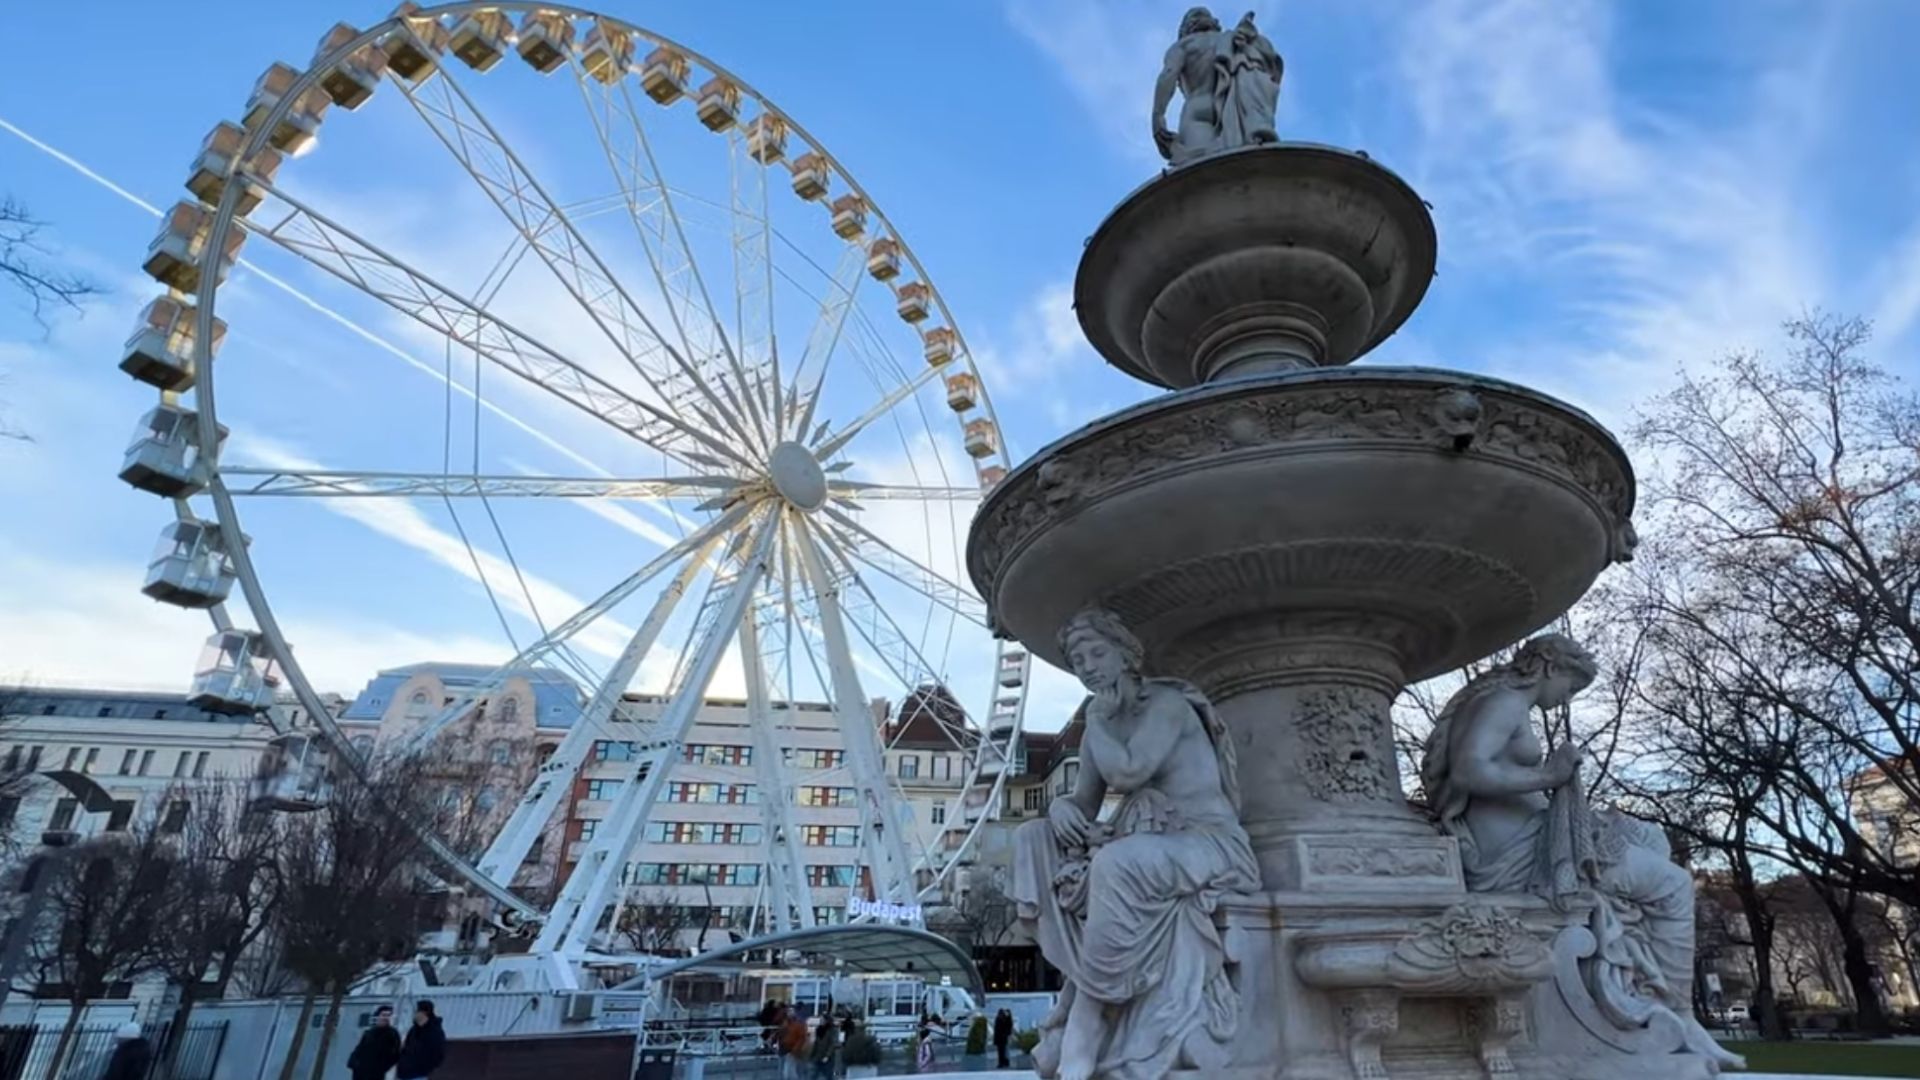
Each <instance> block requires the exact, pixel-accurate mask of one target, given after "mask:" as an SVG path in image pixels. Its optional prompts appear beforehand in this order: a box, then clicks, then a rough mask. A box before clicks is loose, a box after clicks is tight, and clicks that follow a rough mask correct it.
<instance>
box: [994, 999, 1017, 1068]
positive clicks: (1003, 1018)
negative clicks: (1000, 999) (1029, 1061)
mask: <svg viewBox="0 0 1920 1080" xmlns="http://www.w3.org/2000/svg"><path fill="white" fill-rule="evenodd" d="M1012 1042H1013V1013H1012V1012H1011V1011H1009V1010H1007V1009H1001V1010H1000V1011H999V1012H998V1013H996V1014H995V1015H994V1018H993V1049H994V1052H995V1053H996V1054H998V1055H999V1061H998V1062H997V1064H996V1066H995V1067H996V1068H1001V1069H1011V1068H1013V1059H1012V1058H1010V1057H1008V1056H1007V1047H1008V1046H1009V1045H1010V1044H1012Z"/></svg>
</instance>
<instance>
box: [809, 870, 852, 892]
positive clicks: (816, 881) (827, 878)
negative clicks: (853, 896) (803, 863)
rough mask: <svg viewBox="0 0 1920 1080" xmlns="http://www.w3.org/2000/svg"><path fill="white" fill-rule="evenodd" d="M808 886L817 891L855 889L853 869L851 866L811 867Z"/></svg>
mask: <svg viewBox="0 0 1920 1080" xmlns="http://www.w3.org/2000/svg"><path fill="white" fill-rule="evenodd" d="M807 884H808V885H811V886H812V887H814V888H816V889H851V888H853V867H851V866H809V867H807Z"/></svg>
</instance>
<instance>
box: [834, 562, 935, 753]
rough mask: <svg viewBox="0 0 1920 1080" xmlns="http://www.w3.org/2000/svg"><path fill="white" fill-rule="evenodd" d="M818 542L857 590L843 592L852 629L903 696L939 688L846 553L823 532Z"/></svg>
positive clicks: (929, 664) (925, 663)
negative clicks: (890, 675) (928, 687)
mask: <svg viewBox="0 0 1920 1080" xmlns="http://www.w3.org/2000/svg"><path fill="white" fill-rule="evenodd" d="M816 539H817V540H818V541H819V542H820V546H821V547H822V548H824V549H825V550H826V552H827V553H828V554H829V555H831V556H832V562H833V563H834V564H836V565H837V566H838V567H839V573H838V575H837V576H839V577H840V578H841V579H843V580H845V581H847V582H850V583H852V585H853V586H854V587H853V588H852V589H851V590H848V589H843V590H842V591H841V594H840V607H841V611H842V612H843V613H844V614H846V615H847V616H848V622H850V623H851V624H852V625H853V627H854V629H855V631H856V632H857V633H859V635H860V636H861V637H862V638H864V639H865V640H866V642H867V645H868V646H869V647H871V648H872V649H873V651H874V652H875V653H876V654H878V655H879V656H880V658H881V661H882V662H883V663H885V664H886V666H887V668H888V669H889V670H890V671H891V672H892V674H893V677H894V678H895V679H897V680H898V681H899V683H900V686H901V688H902V692H903V693H912V692H913V691H915V690H918V689H920V688H922V687H926V686H931V685H940V684H941V683H942V682H943V680H942V679H941V677H940V669H939V668H937V667H935V666H934V665H933V663H932V662H931V661H929V660H928V659H927V657H926V654H925V653H924V652H922V651H921V649H920V647H919V646H918V645H916V644H915V643H914V641H913V638H912V636H911V635H909V634H908V633H907V632H906V630H905V628H903V627H902V626H901V625H900V623H899V622H898V621H897V620H896V619H894V617H893V615H892V613H891V612H889V611H888V610H887V606H886V605H885V604H882V603H881V602H880V598H879V597H878V596H875V595H874V592H873V589H872V588H871V587H870V586H869V585H868V584H867V581H866V579H865V578H863V577H861V576H860V573H859V571H858V569H856V568H855V567H854V565H853V560H852V558H851V557H850V556H848V554H847V552H846V550H845V549H844V548H843V547H842V546H841V545H840V544H839V543H838V542H836V541H835V540H834V539H833V537H832V536H831V535H830V534H828V533H827V532H826V530H824V529H823V530H821V531H820V532H819V533H818V534H817V535H816ZM961 717H962V719H963V720H964V719H965V710H964V709H963V710H962V711H961ZM936 719H938V720H940V722H941V728H942V730H943V731H944V730H946V728H947V724H946V722H945V718H943V717H942V718H936ZM949 734H952V733H949ZM955 745H956V746H958V745H960V743H959V742H956V743H955Z"/></svg>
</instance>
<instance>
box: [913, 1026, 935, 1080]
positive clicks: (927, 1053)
mask: <svg viewBox="0 0 1920 1080" xmlns="http://www.w3.org/2000/svg"><path fill="white" fill-rule="evenodd" d="M913 1071H914V1072H932V1071H933V1017H932V1016H930V1015H928V1014H926V1013H921V1014H920V1045H919V1046H917V1047H916V1048H915V1049H914V1054H913Z"/></svg>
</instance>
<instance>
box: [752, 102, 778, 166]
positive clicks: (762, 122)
mask: <svg viewBox="0 0 1920 1080" xmlns="http://www.w3.org/2000/svg"><path fill="white" fill-rule="evenodd" d="M747 156H749V157H751V158H753V160H755V161H757V162H759V163H760V164H762V165H771V164H773V163H774V162H776V161H784V160H786V156H787V125H786V122H785V121H783V120H781V119H780V118H779V117H777V116H775V115H773V114H772V113H761V114H760V115H759V116H756V117H754V118H753V119H751V120H749V121H747Z"/></svg>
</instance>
